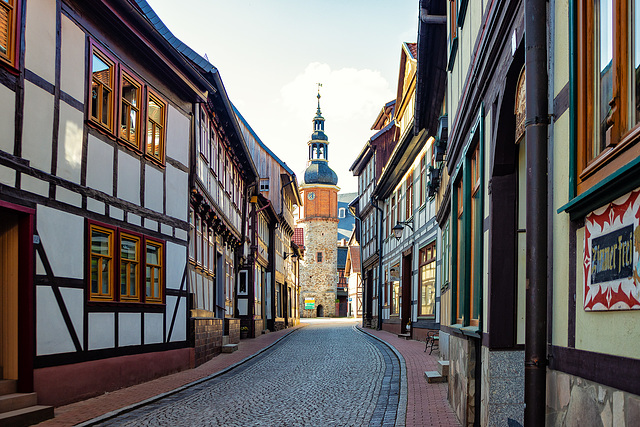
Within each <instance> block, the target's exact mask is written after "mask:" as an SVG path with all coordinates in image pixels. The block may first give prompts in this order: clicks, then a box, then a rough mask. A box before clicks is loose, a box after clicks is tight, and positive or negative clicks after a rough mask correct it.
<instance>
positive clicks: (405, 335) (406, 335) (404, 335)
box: [398, 333, 411, 340]
mask: <svg viewBox="0 0 640 427" xmlns="http://www.w3.org/2000/svg"><path fill="white" fill-rule="evenodd" d="M398 338H404V339H405V340H408V339H411V334H410V333H405V334H398Z"/></svg>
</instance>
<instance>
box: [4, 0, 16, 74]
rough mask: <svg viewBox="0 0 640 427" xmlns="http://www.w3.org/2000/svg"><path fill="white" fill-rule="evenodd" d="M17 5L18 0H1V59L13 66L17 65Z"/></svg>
mask: <svg viewBox="0 0 640 427" xmlns="http://www.w3.org/2000/svg"><path fill="white" fill-rule="evenodd" d="M16 6H17V0H2V1H0V60H2V61H3V62H7V63H8V64H9V65H11V66H15V65H16V58H15V45H16V36H17V33H18V26H17V25H16V15H17V13H16V9H17V8H16Z"/></svg>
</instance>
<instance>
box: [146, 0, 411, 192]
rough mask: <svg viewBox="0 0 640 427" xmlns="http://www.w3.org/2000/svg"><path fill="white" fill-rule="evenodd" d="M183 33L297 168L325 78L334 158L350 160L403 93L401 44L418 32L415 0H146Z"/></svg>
mask: <svg viewBox="0 0 640 427" xmlns="http://www.w3.org/2000/svg"><path fill="white" fill-rule="evenodd" d="M147 1H148V2H149V4H150V5H151V7H152V8H153V9H154V10H155V11H156V13H157V14H158V15H159V16H160V18H161V19H162V20H163V21H164V23H165V24H166V25H167V27H169V29H170V30H171V31H172V32H173V33H174V35H175V36H176V37H178V38H179V39H181V40H182V41H183V42H185V43H186V44H188V45H189V46H190V47H191V48H192V49H193V50H195V51H196V52H198V53H199V54H201V55H205V54H206V55H207V57H208V59H209V62H211V63H212V64H213V65H215V66H216V67H217V68H218V70H219V71H220V75H221V77H222V80H223V82H224V84H225V87H226V89H227V92H228V94H229V97H230V98H231V101H232V102H233V103H234V104H235V105H236V107H237V108H238V110H240V112H241V113H242V115H243V116H244V117H245V118H246V119H247V121H248V122H249V124H250V125H251V127H252V128H253V129H254V130H255V131H256V133H257V134H258V136H259V137H260V139H262V141H263V142H264V143H265V144H267V145H268V146H269V148H271V149H272V150H273V151H274V152H275V153H276V154H277V155H278V157H280V158H281V159H282V160H283V161H285V162H286V163H287V165H289V166H290V167H291V168H292V169H293V170H294V171H295V172H296V174H297V175H298V180H299V181H301V180H302V177H303V172H304V169H305V167H306V161H307V155H308V151H307V141H308V140H309V137H310V136H311V131H312V122H311V121H312V118H313V116H314V115H315V110H316V98H315V95H316V90H317V88H316V85H315V83H316V82H321V83H322V84H323V87H322V88H321V95H322V100H321V104H322V113H323V116H324V117H325V119H326V123H325V130H326V133H327V135H328V137H329V141H330V149H329V165H330V166H331V167H332V168H333V169H334V170H335V171H336V173H337V174H338V178H339V181H338V186H340V187H341V189H342V190H341V191H342V192H352V191H356V190H357V182H356V180H355V178H354V177H353V176H352V174H351V173H350V172H349V166H350V165H351V164H352V163H353V161H354V160H355V157H356V156H357V154H358V153H359V152H360V150H361V149H362V146H363V145H364V143H365V142H366V141H367V139H368V138H369V137H370V136H371V135H372V133H373V132H372V131H371V130H370V128H371V125H372V123H373V120H374V119H375V117H376V116H377V114H378V112H379V111H380V109H381V108H382V106H383V105H384V103H386V102H387V101H389V100H391V99H393V98H395V92H396V87H397V80H398V68H399V61H400V51H401V44H402V42H415V41H416V39H417V25H418V1H417V0H387V1H382V0H341V1H339V0H324V1H311V0H233V1H232V0H182V1H181V2H178V3H176V2H175V0H171V1H170V0H147Z"/></svg>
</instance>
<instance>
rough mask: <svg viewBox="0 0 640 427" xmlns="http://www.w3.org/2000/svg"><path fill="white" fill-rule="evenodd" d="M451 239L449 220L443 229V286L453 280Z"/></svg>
mask: <svg viewBox="0 0 640 427" xmlns="http://www.w3.org/2000/svg"><path fill="white" fill-rule="evenodd" d="M449 239H450V230H449V220H447V222H446V223H445V225H444V228H443V229H442V246H441V247H442V250H441V251H440V253H441V254H442V263H441V264H440V266H441V276H440V277H441V278H442V279H441V283H440V285H441V286H442V287H444V286H446V285H448V284H449V280H451V253H450V252H449V251H451V241H450V240H449Z"/></svg>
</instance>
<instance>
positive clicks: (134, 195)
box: [118, 151, 140, 205]
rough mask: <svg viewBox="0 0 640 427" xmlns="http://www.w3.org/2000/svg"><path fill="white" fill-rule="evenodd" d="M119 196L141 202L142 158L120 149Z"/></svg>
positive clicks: (136, 202)
mask: <svg viewBox="0 0 640 427" xmlns="http://www.w3.org/2000/svg"><path fill="white" fill-rule="evenodd" d="M118 197H119V198H121V199H124V200H126V201H129V202H131V203H135V204H136V205H139V204H140V159H139V158H138V157H133V156H131V155H129V154H127V153H125V152H124V151H118Z"/></svg>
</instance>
